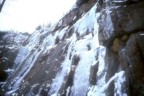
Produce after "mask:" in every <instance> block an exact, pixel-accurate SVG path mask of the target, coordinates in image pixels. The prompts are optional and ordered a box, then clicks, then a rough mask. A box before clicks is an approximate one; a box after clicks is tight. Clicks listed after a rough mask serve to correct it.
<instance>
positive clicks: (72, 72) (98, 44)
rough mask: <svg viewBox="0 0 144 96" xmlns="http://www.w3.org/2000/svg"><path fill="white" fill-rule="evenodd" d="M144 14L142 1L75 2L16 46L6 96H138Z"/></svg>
mask: <svg viewBox="0 0 144 96" xmlns="http://www.w3.org/2000/svg"><path fill="white" fill-rule="evenodd" d="M143 10H144V1H143V0H85V1H82V0H77V3H76V5H75V6H74V7H73V8H72V9H71V10H70V11H69V12H68V13H67V14H66V15H65V16H64V17H63V18H62V19H61V20H60V21H59V22H58V23H57V24H56V25H55V26H52V27H47V26H42V27H40V28H39V29H37V30H36V31H35V32H34V33H32V34H31V35H30V36H29V37H28V38H27V39H26V40H25V39H24V40H23V42H22V43H21V44H20V43H19V44H20V45H21V46H19V44H17V45H16V47H17V46H19V47H17V50H15V51H14V52H16V53H15V55H14V56H12V57H14V58H13V59H12V60H13V66H12V67H11V69H12V70H13V72H12V73H10V74H9V77H8V78H7V80H6V81H5V82H4V83H2V88H3V90H4V92H5V96H13V95H14V96H15V95H16V96H17V95H18V96H22V95H24V96H143V95H144V74H143V72H144V51H143V48H144V42H143V40H144V31H143V30H144V18H143V16H144V12H143ZM18 41H21V40H18ZM14 49H15V48H14ZM14 49H12V50H14ZM9 64H11V63H9ZM9 64H8V66H10V65H9Z"/></svg>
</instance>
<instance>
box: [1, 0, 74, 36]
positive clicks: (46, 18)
mask: <svg viewBox="0 0 144 96" xmlns="http://www.w3.org/2000/svg"><path fill="white" fill-rule="evenodd" d="M75 2H76V0H6V2H5V4H4V7H3V9H2V12H1V13H0V30H16V31H20V32H29V33H32V32H33V31H34V30H35V28H36V27H37V26H39V25H43V24H49V23H52V24H54V23H56V22H57V21H58V20H59V19H60V18H62V17H63V16H64V14H66V13H67V12H68V11H69V10H70V9H71V8H72V6H73V5H74V4H75Z"/></svg>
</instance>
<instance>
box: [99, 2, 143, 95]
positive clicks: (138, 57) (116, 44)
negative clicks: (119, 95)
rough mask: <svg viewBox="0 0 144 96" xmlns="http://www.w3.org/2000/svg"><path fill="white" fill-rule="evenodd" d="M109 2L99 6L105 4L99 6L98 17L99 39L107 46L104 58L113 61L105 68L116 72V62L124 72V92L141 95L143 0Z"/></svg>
mask: <svg viewBox="0 0 144 96" xmlns="http://www.w3.org/2000/svg"><path fill="white" fill-rule="evenodd" d="M113 1H114V0H113ZM113 1H112V3H111V2H110V1H108V2H107V3H105V4H103V5H101V6H104V5H105V7H103V8H102V9H101V16H100V19H99V24H100V29H99V30H100V34H99V36H100V42H101V44H103V45H105V46H106V47H107V49H108V53H107V56H106V58H109V59H106V61H107V62H109V63H110V64H111V63H112V64H114V65H111V66H113V68H112V67H109V68H112V69H111V71H112V73H113V72H116V71H113V70H116V68H118V67H117V66H118V65H119V67H121V68H122V69H123V70H124V71H126V74H127V75H126V76H127V81H126V86H127V87H126V89H125V91H127V92H128V95H129V96H143V95H144V86H143V85H144V74H143V73H144V61H143V60H144V58H143V56H144V55H143V53H144V52H143V48H144V47H143V46H144V43H143V42H142V41H143V40H144V39H143V38H144V35H143V30H144V18H143V16H144V13H143V11H142V10H144V2H143V1H142V0H137V1H132V0H129V1H128V2H124V3H119V2H118V3H117V2H115V3H114V2H113ZM115 1H116V0H115ZM109 66H110V65H109ZM118 69H119V68H118ZM118 69H117V70H118ZM110 92H112V91H110ZM110 96H111V95H110Z"/></svg>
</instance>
